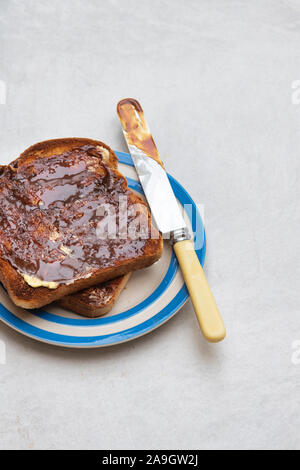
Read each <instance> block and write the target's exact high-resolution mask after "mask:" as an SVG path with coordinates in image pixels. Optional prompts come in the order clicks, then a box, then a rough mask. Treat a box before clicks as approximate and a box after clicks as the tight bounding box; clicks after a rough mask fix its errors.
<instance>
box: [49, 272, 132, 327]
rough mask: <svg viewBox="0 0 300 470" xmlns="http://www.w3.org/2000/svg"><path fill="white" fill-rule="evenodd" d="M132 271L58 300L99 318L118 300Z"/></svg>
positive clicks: (64, 305) (83, 313)
mask: <svg viewBox="0 0 300 470" xmlns="http://www.w3.org/2000/svg"><path fill="white" fill-rule="evenodd" d="M130 275H131V273H128V274H125V276H121V277H117V278H116V279H113V280H112V281H108V282H107V283H104V284H100V285H99V286H98V285H97V286H94V287H91V288H90V289H85V290H83V291H80V292H77V293H75V294H72V295H67V296H65V297H63V298H62V299H60V300H58V301H57V303H58V305H60V306H61V307H64V308H66V309H67V310H72V312H75V313H78V314H79V315H83V316H84V317H88V318H97V317H100V316H101V315H104V314H105V313H108V312H109V311H110V310H111V309H112V308H113V306H114V304H115V303H116V301H117V300H118V298H119V296H120V294H121V292H122V290H123V289H124V287H125V286H126V284H127V282H128V280H129V278H130Z"/></svg>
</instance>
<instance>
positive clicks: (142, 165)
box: [117, 98, 226, 343]
mask: <svg viewBox="0 0 300 470" xmlns="http://www.w3.org/2000/svg"><path fill="white" fill-rule="evenodd" d="M117 113H118V116H119V118H120V121H121V125H122V129H123V133H124V137H125V139H126V142H127V145H128V148H129V151H130V154H131V157H132V160H133V163H134V165H135V168H136V171H137V174H138V176H139V180H140V183H141V185H142V187H143V190H144V193H145V196H146V198H147V202H148V204H149V207H150V209H151V213H152V216H153V218H154V221H155V224H156V226H157V228H158V229H159V231H160V232H161V233H162V236H163V237H164V238H165V239H166V238H169V240H170V241H171V242H172V243H173V248H174V251H175V254H176V256H177V259H178V262H179V265H180V268H181V271H182V274H183V277H184V280H185V283H186V286H187V289H188V291H189V294H190V297H191V300H192V303H193V306H194V310H195V313H196V316H197V319H198V322H199V325H200V328H201V330H202V332H203V335H204V337H205V338H206V339H207V340H208V341H210V342H214V343H216V342H219V341H222V340H223V339H224V338H225V336H226V330H225V326H224V323H223V320H222V318H221V315H220V313H219V311H218V308H217V305H216V302H215V300H214V297H213V295H212V292H211V290H210V287H209V285H208V282H207V280H206V277H205V274H204V272H203V269H202V266H201V264H200V262H199V260H198V257H197V255H196V252H195V250H194V246H193V243H192V241H191V239H190V238H191V237H190V234H189V231H188V228H187V226H186V223H185V221H184V218H183V216H182V214H181V211H180V209H179V206H178V203H177V200H176V198H175V195H174V193H173V190H172V187H171V185H170V182H169V179H168V176H167V174H166V172H165V170H164V167H163V164H162V162H161V160H160V157H159V154H158V151H157V147H156V145H155V142H154V139H153V137H152V134H151V132H150V129H149V127H148V124H147V122H146V120H145V116H144V112H143V109H142V107H141V105H140V104H139V102H138V101H137V100H135V99H133V98H125V99H123V100H121V101H120V102H119V103H118V105H117Z"/></svg>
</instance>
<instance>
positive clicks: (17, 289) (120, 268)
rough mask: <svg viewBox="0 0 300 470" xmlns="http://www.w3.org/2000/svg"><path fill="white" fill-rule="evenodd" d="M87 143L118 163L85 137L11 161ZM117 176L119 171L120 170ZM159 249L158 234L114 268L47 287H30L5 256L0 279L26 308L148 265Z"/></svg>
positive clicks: (33, 149) (25, 160)
mask: <svg viewBox="0 0 300 470" xmlns="http://www.w3.org/2000/svg"><path fill="white" fill-rule="evenodd" d="M87 144H91V145H99V146H102V147H104V148H105V149H107V150H108V151H109V153H110V155H109V160H110V162H111V164H112V165H114V166H116V165H117V157H116V155H115V153H114V152H113V150H112V149H111V148H110V147H108V146H107V145H106V144H104V143H103V142H101V141H98V140H92V139H86V138H65V139H54V140H48V141H45V142H40V143H37V144H35V145H33V146H31V147H29V148H28V149H27V150H25V151H24V152H23V153H22V154H21V155H20V157H19V158H17V159H16V160H15V161H14V162H12V163H11V165H12V166H14V167H15V168H17V167H19V166H20V165H26V164H28V163H31V162H33V161H34V160H35V159H36V158H37V157H39V158H40V157H42V158H48V157H50V156H52V155H54V154H57V155H59V154H61V153H64V152H66V151H68V150H72V149H73V148H76V147H80V146H84V145H87ZM114 162H115V163H114ZM114 171H116V170H114ZM117 173H118V172H117ZM119 174H120V173H119ZM120 176H122V175H121V174H120ZM132 197H133V198H136V201H137V202H141V200H140V198H139V197H138V196H136V195H135V194H134V193H132ZM148 217H149V223H151V218H150V213H149V214H148ZM151 230H152V233H154V232H155V230H156V229H154V228H153V227H152V228H151ZM162 250H163V241H162V237H161V236H160V235H159V234H158V237H157V238H150V239H149V240H148V241H147V244H146V246H145V250H144V254H143V255H141V256H138V257H136V258H134V259H130V260H120V261H118V262H117V263H116V265H115V266H114V267H113V268H112V267H109V268H99V269H98V270H95V272H94V273H93V274H92V276H91V277H89V278H81V279H78V280H75V281H74V282H73V283H71V284H61V285H59V287H57V288H56V289H48V288H47V287H36V288H33V287H31V286H29V285H28V284H27V283H26V281H25V280H24V279H23V277H22V276H21V275H20V274H19V273H18V271H17V270H16V269H15V268H13V266H12V265H11V264H10V263H9V262H8V261H7V260H5V259H3V258H0V281H1V282H2V283H3V285H4V286H5V288H6V290H7V292H8V294H9V296H10V297H11V299H12V301H13V302H14V303H15V304H16V305H17V306H19V307H22V308H25V309H33V308H39V307H42V306H44V305H47V304H49V303H51V302H53V301H56V300H58V299H61V298H62V297H64V296H66V295H70V294H72V293H75V292H78V291H81V290H83V289H86V288H89V287H92V286H95V285H96V284H100V283H103V282H106V281H108V280H111V279H114V278H116V277H119V276H122V275H125V274H127V273H129V272H131V271H135V270H137V269H141V268H145V267H147V266H150V265H151V264H153V263H155V262H156V261H157V260H158V259H159V258H160V257H161V254H162Z"/></svg>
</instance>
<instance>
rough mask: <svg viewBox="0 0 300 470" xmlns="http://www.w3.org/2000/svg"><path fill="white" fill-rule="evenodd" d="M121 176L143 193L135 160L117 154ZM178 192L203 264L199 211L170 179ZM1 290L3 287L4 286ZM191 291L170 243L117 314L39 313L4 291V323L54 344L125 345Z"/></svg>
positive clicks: (138, 275) (50, 309)
mask: <svg viewBox="0 0 300 470" xmlns="http://www.w3.org/2000/svg"><path fill="white" fill-rule="evenodd" d="M116 154H117V156H118V158H119V165H120V171H121V172H122V173H123V174H124V175H125V176H126V178H127V180H128V184H129V186H130V188H132V189H133V190H134V191H137V192H138V193H140V194H143V192H142V189H141V186H140V184H139V182H138V177H137V174H136V172H135V169H134V166H133V163H132V160H131V157H130V155H129V154H127V153H122V152H116ZM169 179H170V182H171V185H172V188H173V190H174V193H175V195H176V197H177V199H178V201H179V203H180V204H181V205H182V206H185V211H186V213H187V216H188V220H189V224H190V227H189V228H190V231H191V233H192V232H194V242H195V249H196V252H197V255H198V258H199V260H200V262H201V264H202V265H203V263H204V258H205V233H204V228H203V224H202V221H201V217H200V214H199V212H198V209H197V207H196V205H195V203H194V202H193V200H192V199H191V197H190V196H189V194H188V193H187V192H186V191H185V189H184V188H183V187H182V186H181V185H180V184H179V183H178V182H177V181H176V180H175V179H174V178H172V176H169ZM0 286H1V285H0ZM187 299H188V292H187V289H186V286H185V284H184V281H183V278H182V275H181V272H180V269H178V263H177V260H176V258H175V255H174V253H173V250H172V248H171V246H170V245H169V243H167V242H165V244H164V252H163V256H162V258H161V259H160V260H159V261H158V262H157V263H155V264H154V265H153V266H151V267H150V268H146V269H143V270H140V271H137V272H135V273H133V274H132V276H131V278H130V280H129V282H128V284H127V286H126V288H125V290H124V292H122V294H121V296H120V298H119V299H118V301H117V302H116V304H115V306H114V308H113V310H111V312H110V313H109V314H107V315H105V316H104V317H100V318H97V319H88V318H84V317H80V316H78V315H75V314H73V313H71V312H69V311H67V310H64V309H63V308H62V307H59V306H54V305H53V306H52V305H51V306H47V307H44V308H43V309H39V310H30V311H28V310H23V309H22V308H18V307H16V306H15V305H14V304H13V303H12V302H11V300H10V298H9V297H8V295H7V294H6V291H5V290H4V289H3V287H2V286H1V287H0V302H1V303H0V318H1V320H2V321H3V322H4V323H6V324H7V325H9V326H11V327H12V328H14V329H15V330H17V331H19V332H20V333H23V334H24V335H27V336H30V337H31V338H34V339H37V340H39V341H43V342H46V343H50V344H55V345H59V346H69V347H72V348H74V347H76V348H92V347H100V346H108V345H112V344H117V343H122V342H124V341H129V340H131V339H134V338H137V337H139V336H142V335H144V334H146V333H149V331H152V330H154V329H155V328H157V327H158V326H160V325H162V324H163V323H165V322H166V321H167V320H169V318H171V317H172V316H173V315H174V314H175V313H176V312H178V310H179V309H180V308H181V307H182V306H183V305H184V303H185V302H186V300H187Z"/></svg>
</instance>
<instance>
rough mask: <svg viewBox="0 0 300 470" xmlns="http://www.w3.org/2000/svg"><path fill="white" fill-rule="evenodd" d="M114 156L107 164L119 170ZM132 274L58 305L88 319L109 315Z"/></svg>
mask: <svg viewBox="0 0 300 470" xmlns="http://www.w3.org/2000/svg"><path fill="white" fill-rule="evenodd" d="M114 156H115V155H114V154H112V153H110V154H109V155H108V156H107V158H106V160H105V162H106V163H107V164H108V165H110V166H112V168H114V169H116V170H117V169H118V161H116V159H115V158H114ZM130 274H131V273H128V274H125V275H124V276H120V277H117V278H116V279H112V280H111V281H107V282H104V283H102V284H97V285H96V286H93V287H89V288H87V289H84V290H81V291H80V292H76V293H75V294H70V295H66V296H65V297H63V298H62V299H60V300H58V301H57V304H58V305H60V306H61V307H63V308H66V309H68V310H71V311H72V312H75V313H78V314H79V315H83V316H84V317H88V318H96V317H99V316H101V315H105V314H106V313H108V312H109V311H110V310H111V309H112V308H113V306H114V304H115V303H116V301H117V299H118V298H119V296H120V294H121V292H122V290H123V289H124V287H125V286H126V284H127V282H128V280H129V278H130Z"/></svg>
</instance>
